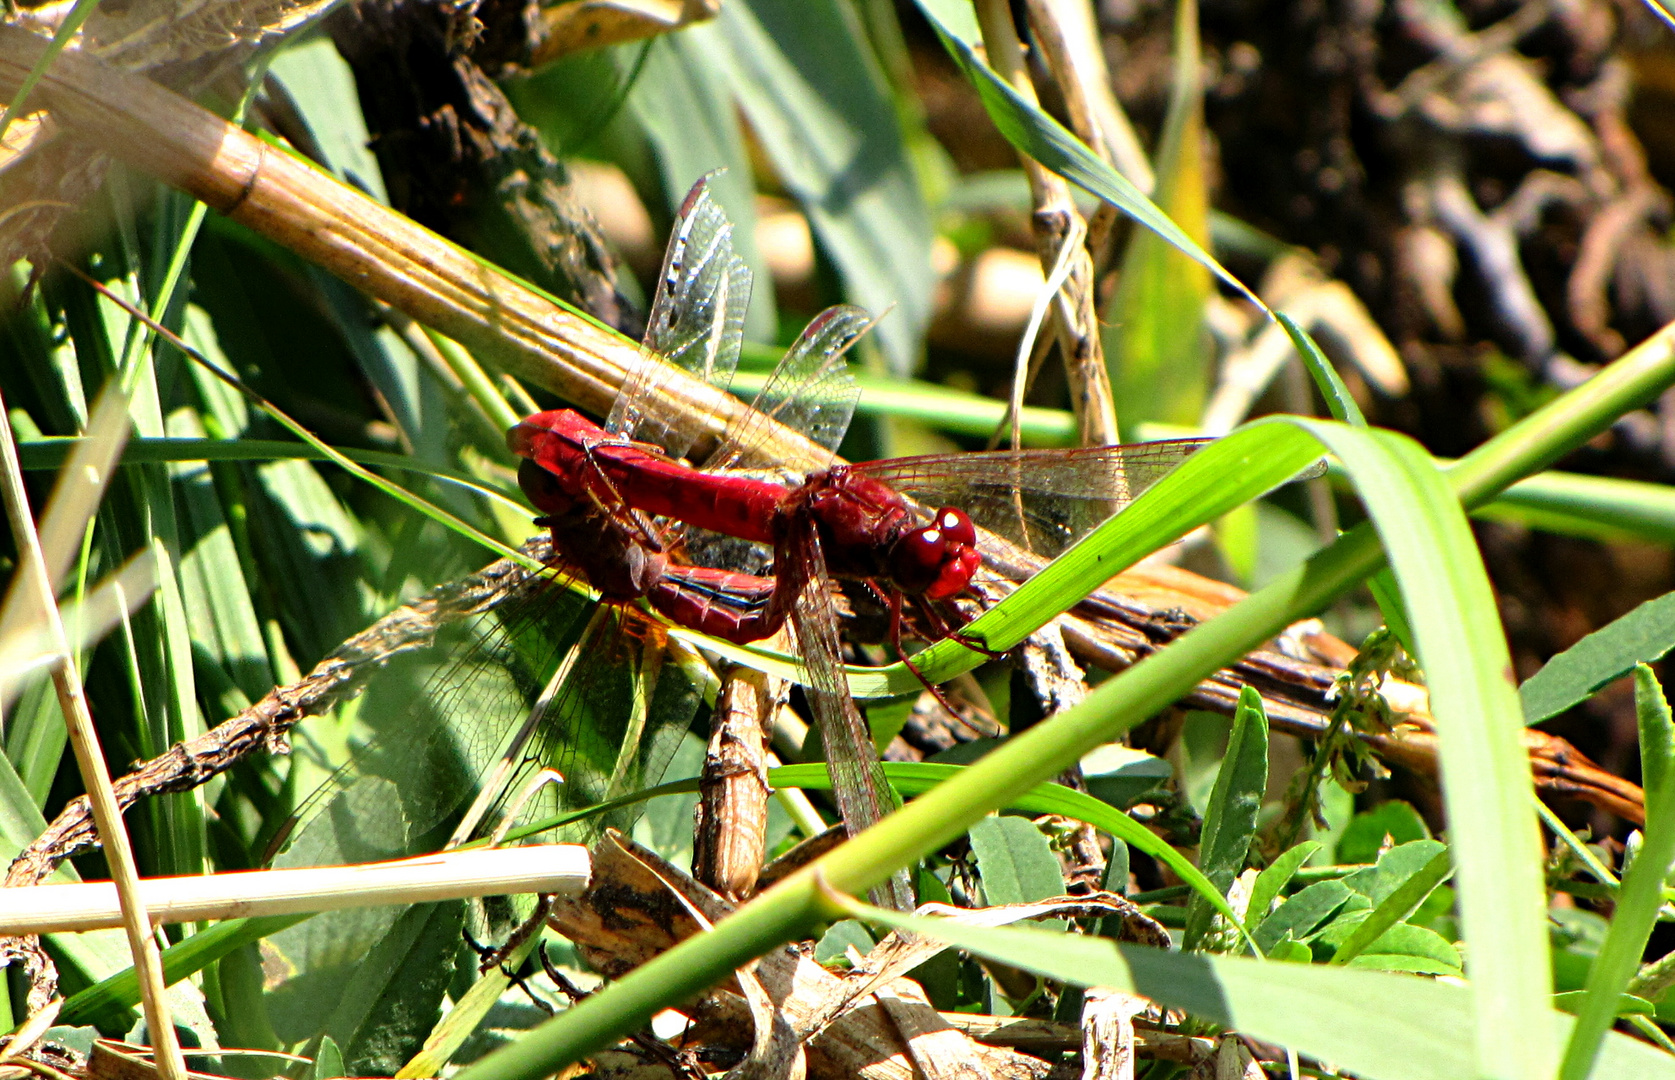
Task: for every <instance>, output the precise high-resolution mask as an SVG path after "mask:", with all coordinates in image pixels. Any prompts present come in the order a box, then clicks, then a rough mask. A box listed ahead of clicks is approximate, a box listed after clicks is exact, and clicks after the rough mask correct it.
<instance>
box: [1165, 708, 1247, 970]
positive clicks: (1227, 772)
mask: <svg viewBox="0 0 1675 1080" xmlns="http://www.w3.org/2000/svg"><path fill="white" fill-rule="evenodd" d="M1267 790H1268V714H1267V713H1265V712H1264V711H1263V710H1262V695H1261V694H1258V693H1257V692H1256V691H1255V690H1254V689H1252V688H1251V687H1249V686H1247V687H1245V688H1244V689H1243V690H1241V691H1240V692H1239V707H1238V708H1237V709H1236V710H1234V713H1233V733H1232V735H1230V736H1229V737H1228V740H1227V753H1226V754H1225V755H1223V757H1222V759H1221V768H1220V769H1219V770H1217V772H1216V782H1215V786H1214V787H1213V788H1211V789H1210V804H1209V808H1208V810H1207V811H1206V812H1205V814H1204V832H1203V835H1202V836H1201V837H1200V839H1199V841H1198V865H1199V867H1200V868H1201V869H1202V870H1203V871H1204V876H1205V877H1207V878H1209V879H1210V884H1212V885H1214V886H1215V887H1216V888H1217V889H1218V890H1219V891H1221V892H1222V893H1226V892H1227V890H1228V888H1229V887H1231V886H1232V884H1233V879H1234V878H1236V877H1238V876H1239V872H1240V871H1241V870H1243V869H1244V868H1245V856H1246V854H1248V853H1249V851H1250V841H1251V838H1252V837H1253V836H1255V835H1256V812H1257V811H1258V810H1260V809H1261V808H1262V794H1263V792H1265V791H1267ZM1210 914H1211V907H1210V905H1209V904H1207V903H1205V902H1204V901H1203V898H1202V897H1197V896H1195V897H1193V899H1192V903H1190V904H1189V905H1188V906H1187V914H1186V933H1185V935H1184V936H1183V937H1182V939H1181V947H1182V948H1184V949H1187V950H1189V951H1190V950H1192V949H1193V947H1194V946H1196V945H1197V944H1198V943H1199V941H1200V940H1201V939H1202V938H1203V936H1204V933H1205V931H1207V930H1208V929H1209V928H1210Z"/></svg>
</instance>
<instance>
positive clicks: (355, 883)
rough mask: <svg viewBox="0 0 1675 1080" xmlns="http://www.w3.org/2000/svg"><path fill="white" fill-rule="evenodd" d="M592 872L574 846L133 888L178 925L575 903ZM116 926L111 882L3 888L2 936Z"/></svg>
mask: <svg viewBox="0 0 1675 1080" xmlns="http://www.w3.org/2000/svg"><path fill="white" fill-rule="evenodd" d="M591 872H592V861H591V859H590V858H589V856H588V852H587V848H585V847H582V846H580V845H579V844H534V845H531V846H529V847H517V848H496V849H493V850H487V849H484V850H473V851H450V852H443V853H440V854H436V855H424V856H420V857H419V858H414V859H398V860H395V861H392V862H379V863H363V864H360V865H358V866H322V867H298V868H295V869H287V870H243V871H236V872H231V873H222V874H205V875H199V876H191V877H167V878H147V879H144V880H142V881H140V882H139V890H138V895H139V899H140V901H141V902H142V903H143V904H144V905H145V911H146V914H147V915H149V916H150V917H151V919H152V920H153V921H155V922H159V923H182V922H196V921H198V920H205V919H242V918H252V917H257V916H265V915H292V914H296V913H298V912H304V911H333V910H337V909H339V908H356V907H377V906H379V905H382V904H419V903H425V902H427V901H432V900H458V899H461V898H463V897H468V896H504V895H508V894H512V893H551V894H556V895H559V896H576V895H578V894H580V893H581V891H582V890H583V889H585V888H586V887H587V882H588V877H589V875H590V874H591ZM120 925H122V915H121V911H120V910H119V907H118V904H117V896H116V886H115V884H114V883H112V882H108V881H101V882H91V883H84V884H76V885H70V884H65V885H37V886H35V887H33V888H28V889H0V927H3V928H4V929H5V932H6V933H8V934H52V933H59V932H62V931H75V932H80V931H84V930H100V929H104V928H107V927H112V926H120Z"/></svg>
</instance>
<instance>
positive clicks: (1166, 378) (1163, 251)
mask: <svg viewBox="0 0 1675 1080" xmlns="http://www.w3.org/2000/svg"><path fill="white" fill-rule="evenodd" d="M1174 67H1175V76H1174V80H1173V84H1172V86H1171V88H1170V92H1169V110H1168V112H1167V113H1166V114H1165V116H1164V120H1163V139H1162V142H1161V144H1160V145H1159V146H1158V149H1157V154H1156V155H1155V162H1156V165H1157V189H1156V191H1155V193H1154V194H1155V195H1156V200H1157V205H1158V209H1160V210H1162V211H1163V212H1164V213H1165V214H1167V215H1168V216H1169V220H1171V221H1173V222H1174V223H1175V224H1176V225H1177V226H1179V227H1180V229H1181V231H1182V232H1183V233H1184V234H1185V235H1186V236H1188V237H1189V238H1190V239H1191V240H1192V242H1193V243H1194V244H1196V245H1198V246H1199V247H1200V248H1201V249H1202V248H1207V247H1209V243H1210V215H1209V209H1210V207H1209V202H1210V199H1209V190H1208V179H1207V177H1206V175H1205V163H1204V87H1203V79H1202V75H1201V72H1202V70H1203V58H1202V57H1201V56H1200V55H1199V44H1198V2H1197V0H1176V4H1175V38H1174ZM1209 297H1210V273H1209V270H1208V269H1207V268H1206V267H1205V266H1204V265H1203V264H1202V263H1200V262H1198V261H1196V260H1194V259H1192V258H1190V257H1188V256H1186V255H1183V254H1182V253H1181V252H1179V251H1177V250H1176V249H1175V248H1174V247H1173V246H1171V245H1170V243H1169V242H1168V241H1166V240H1164V239H1163V238H1162V237H1161V236H1160V235H1159V234H1157V233H1155V232H1153V231H1151V230H1149V229H1136V230H1134V232H1133V233H1132V235H1131V236H1130V237H1129V241H1128V250H1127V251H1125V252H1124V253H1123V263H1122V272H1121V274H1120V275H1119V276H1118V278H1117V291H1116V293H1115V295H1113V296H1112V298H1111V303H1110V305H1109V306H1108V307H1107V308H1106V311H1105V325H1106V328H1107V329H1106V330H1105V334H1104V337H1105V361H1106V364H1107V365H1108V366H1109V367H1110V368H1111V387H1112V394H1113V396H1114V398H1115V399H1116V404H1117V415H1118V416H1119V417H1121V418H1122V426H1123V437H1124V438H1125V439H1127V438H1131V437H1134V433H1135V432H1136V431H1137V430H1138V425H1139V424H1140V423H1142V422H1145V421H1161V422H1164V423H1172V424H1194V423H1197V422H1198V419H1199V416H1200V414H1201V413H1202V412H1203V410H1204V401H1205V399H1206V398H1207V397H1208V396H1209V390H1210V380H1211V378H1212V377H1213V373H1214V367H1213V361H1214V358H1215V357H1214V349H1213V347H1212V344H1211V342H1210V336H1209V332H1208V329H1207V328H1206V327H1205V326H1204V304H1205V302H1206V301H1208V300H1209Z"/></svg>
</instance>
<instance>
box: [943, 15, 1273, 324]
mask: <svg viewBox="0 0 1675 1080" xmlns="http://www.w3.org/2000/svg"><path fill="white" fill-rule="evenodd" d="M919 10H921V11H923V12H924V13H925V17H926V18H927V19H929V20H930V23H931V26H932V27H934V28H935V29H936V32H937V35H938V36H939V37H940V38H941V39H942V44H943V45H944V47H946V48H947V50H948V53H949V55H950V56H952V57H953V58H954V62H955V63H956V64H958V65H959V66H960V70H961V71H963V72H964V73H965V76H966V78H967V79H969V80H970V81H971V84H972V86H973V87H975V88H976V90H977V95H978V97H980V98H981V99H982V101H983V106H984V108H986V109H987V110H988V112H989V118H990V119H991V120H992V121H994V125H995V127H997V128H998V129H1000V133H1001V134H1002V135H1004V136H1005V137H1006V140H1007V141H1008V142H1010V143H1011V144H1012V145H1013V146H1014V147H1016V148H1017V149H1018V150H1019V151H1021V152H1022V153H1025V154H1028V155H1029V156H1030V157H1032V158H1034V159H1035V160H1036V161H1039V162H1040V163H1041V164H1043V165H1045V166H1046V167H1047V168H1049V169H1051V170H1053V171H1054V172H1056V173H1058V174H1059V175H1060V176H1062V177H1064V178H1065V179H1066V180H1069V181H1070V182H1071V183H1073V184H1077V185H1080V186H1081V187H1084V188H1086V189H1087V190H1088V191H1090V192H1092V193H1093V194H1094V195H1096V196H1098V197H1099V198H1101V199H1104V200H1105V201H1106V202H1108V203H1110V204H1111V205H1112V206H1115V207H1116V208H1117V209H1119V210H1121V211H1123V212H1124V213H1125V214H1128V215H1129V216H1130V217H1132V218H1133V219H1134V220H1135V221H1137V222H1139V223H1140V224H1141V225H1143V226H1145V227H1146V228H1148V229H1150V230H1151V231H1152V232H1154V233H1156V234H1157V235H1158V236H1160V237H1162V238H1163V239H1164V240H1165V241H1167V242H1168V243H1169V244H1170V245H1171V246H1172V247H1174V248H1175V249H1176V250H1178V251H1180V252H1181V253H1182V254H1184V255H1186V256H1187V257H1188V258H1190V259H1192V260H1193V261H1194V262H1196V263H1198V264H1199V265H1201V266H1203V267H1204V268H1205V269H1207V270H1209V271H1210V273H1212V274H1214V275H1215V276H1216V277H1218V278H1220V279H1221V280H1222V281H1225V282H1226V283H1227V284H1228V285H1229V286H1231V287H1232V288H1234V289H1236V290H1237V291H1239V292H1240V293H1242V294H1243V295H1244V296H1245V297H1246V299H1248V300H1250V301H1251V303H1253V304H1255V305H1257V307H1259V308H1261V309H1262V310H1263V311H1267V310H1268V306H1267V305H1266V304H1264V303H1263V302H1262V300H1261V299H1260V298H1259V297H1258V296H1257V295H1256V294H1255V293H1253V292H1251V291H1250V289H1248V288H1247V287H1246V286H1245V285H1244V283H1243V282H1241V281H1240V280H1239V279H1238V278H1236V277H1234V276H1233V275H1232V274H1231V273H1229V272H1228V271H1227V269H1226V268H1225V267H1223V266H1222V265H1221V264H1220V263H1218V262H1217V261H1216V260H1215V258H1214V257H1213V256H1211V255H1210V253H1209V252H1207V251H1205V250H1204V248H1203V247H1202V246H1201V245H1200V244H1199V243H1198V242H1197V241H1196V240H1194V239H1193V238H1192V237H1191V236H1189V235H1188V234H1187V233H1186V232H1185V231H1184V230H1183V229H1182V228H1181V227H1180V226H1179V225H1177V224H1175V222H1174V221H1172V220H1171V219H1170V217H1169V215H1168V214H1165V213H1164V212H1163V211H1162V210H1160V209H1158V207H1157V204H1156V203H1154V202H1152V201H1151V200H1150V199H1148V198H1146V196H1145V195H1144V194H1143V193H1142V192H1141V191H1140V189H1139V188H1137V187H1135V186H1134V185H1133V184H1131V183H1129V182H1128V180H1127V179H1126V178H1125V177H1123V176H1122V174H1121V173H1118V172H1117V171H1116V170H1115V169H1113V168H1111V166H1109V165H1107V164H1106V163H1105V162H1104V161H1103V160H1102V159H1101V158H1100V157H1099V156H1098V155H1097V154H1095V153H1094V152H1093V151H1092V150H1090V149H1088V147H1087V145H1086V144H1085V143H1083V142H1082V141H1081V140H1080V139H1078V138H1076V136H1075V135H1072V134H1071V133H1070V132H1069V131H1066V130H1065V128H1064V126H1063V125H1062V124H1060V123H1059V122H1058V121H1056V120H1054V119H1053V118H1052V117H1050V116H1048V115H1047V114H1046V113H1044V112H1042V111H1041V110H1040V109H1039V108H1037V107H1035V106H1034V105H1032V104H1030V103H1029V102H1027V101H1025V100H1024V99H1023V98H1022V97H1020V96H1019V95H1018V92H1017V91H1016V90H1014V89H1012V87H1010V86H1009V85H1007V83H1006V81H1005V80H1004V79H1002V78H1001V77H1000V76H999V75H996V74H995V72H994V70H993V69H992V68H990V67H989V65H988V64H987V63H985V62H984V60H983V58H982V56H981V54H980V53H979V52H978V46H977V42H978V41H979V40H980V35H979V34H978V32H977V24H976V20H975V18H974V16H973V15H972V11H971V7H970V5H969V4H964V3H960V2H958V0H919Z"/></svg>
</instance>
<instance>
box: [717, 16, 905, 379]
mask: <svg viewBox="0 0 1675 1080" xmlns="http://www.w3.org/2000/svg"><path fill="white" fill-rule="evenodd" d="M718 26H719V28H720V30H721V38H722V39H723V40H724V41H726V42H727V45H728V48H729V50H730V58H731V64H730V65H729V72H728V77H729V82H730V85H731V86H732V88H733V92H734V93H735V94H736V95H738V100H739V104H740V105H741V106H742V107H743V108H744V111H745V114H746V115H747V116H748V117H749V118H750V127H751V131H752V132H753V133H754V134H755V135H756V137H757V138H758V139H760V140H761V143H762V148H763V149H764V150H766V151H767V155H768V158H769V159H770V160H771V161H772V163H773V166H774V171H775V173H776V174H777V175H778V177H779V179H780V180H781V181H782V182H783V183H784V184H785V186H786V188H787V189H788V190H789V191H790V193H791V195H792V196H793V197H794V198H796V200H797V202H798V203H799V204H800V205H801V206H802V208H803V212H804V213H805V214H807V215H808V220H809V225H810V226H811V227H812V228H813V230H814V233H815V236H816V237H817V238H818V240H819V242H820V248H821V251H822V252H824V253H826V254H827V255H829V256H830V257H831V260H832V263H833V264H834V265H835V266H836V268H837V271H838V273H839V275H841V277H842V278H843V283H844V292H845V294H846V295H847V297H848V299H850V300H852V301H853V302H855V303H857V304H859V305H861V306H862V307H864V308H867V309H868V310H870V311H884V310H886V309H888V308H890V307H891V306H892V305H894V308H895V310H894V311H892V312H891V314H890V316H889V317H888V318H886V319H882V320H880V322H879V324H878V326H877V328H876V329H875V330H874V331H873V333H874V334H875V335H876V336H877V340H878V344H879V346H880V347H881V348H882V349H883V351H884V354H885V356H886V358H887V359H888V360H889V366H890V370H891V371H892V372H894V373H895V374H898V375H905V374H907V373H908V372H909V371H911V370H913V369H914V368H915V367H916V366H917V365H918V361H919V354H920V351H921V350H922V348H923V335H924V330H925V325H926V324H927V323H928V322H929V321H930V317H931V288H932V286H933V285H934V283H935V282H934V280H933V277H932V274H931V233H932V230H931V223H930V214H929V212H928V210H927V209H926V207H925V204H924V200H923V198H922V197H921V195H920V192H919V184H918V179H917V177H916V176H915V174H914V171H913V163H912V160H911V158H910V157H909V154H908V149H907V144H906V142H905V141H904V139H903V136H902V128H901V124H900V122H899V121H898V119H897V116H896V109H895V106H894V105H893V104H892V103H891V100H890V91H889V87H888V85H887V84H886V83H885V81H884V75H883V72H881V71H880V70H878V66H877V63H876V62H875V61H874V59H873V56H872V53H871V51H870V50H869V49H868V48H867V47H866V44H865V42H864V41H863V40H862V38H861V28H860V26H859V24H858V23H857V21H856V19H855V15H854V11H853V9H852V7H851V5H849V4H847V3H839V2H837V0H802V2H801V3H797V4H785V3H778V2H768V0H737V2H734V3H728V4H724V5H722V8H721V17H720V19H719V20H718ZM861 177H864V178H865V181H864V182H862V181H861V180H860V179H859V178H861ZM763 280H764V281H765V280H766V279H763ZM764 291H769V292H771V291H772V290H771V289H764Z"/></svg>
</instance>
